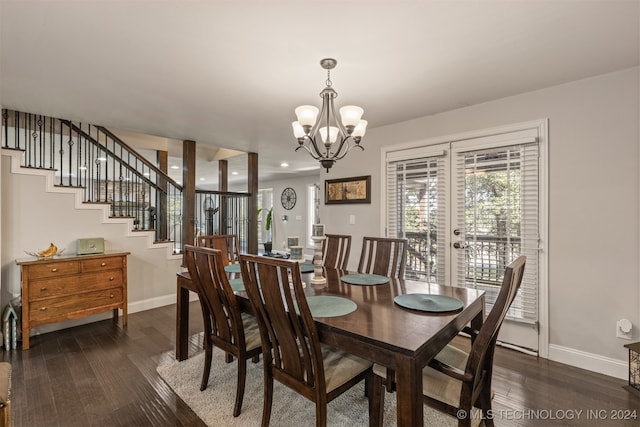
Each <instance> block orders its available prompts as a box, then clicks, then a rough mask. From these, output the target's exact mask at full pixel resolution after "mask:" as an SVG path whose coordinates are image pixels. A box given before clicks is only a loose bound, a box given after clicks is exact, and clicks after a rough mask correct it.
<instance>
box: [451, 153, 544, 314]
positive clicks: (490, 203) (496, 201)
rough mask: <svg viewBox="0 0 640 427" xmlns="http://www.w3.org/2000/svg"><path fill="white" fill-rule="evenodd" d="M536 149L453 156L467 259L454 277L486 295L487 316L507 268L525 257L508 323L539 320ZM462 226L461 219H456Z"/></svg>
mask: <svg viewBox="0 0 640 427" xmlns="http://www.w3.org/2000/svg"><path fill="white" fill-rule="evenodd" d="M538 150H539V149H538V144H537V142H536V143H528V144H518V145H512V146H505V147H497V148H492V149H486V150H475V151H466V152H459V153H458V154H457V155H456V159H455V160H454V161H455V162H456V168H455V170H456V171H457V176H456V177H455V178H456V182H457V185H456V188H455V192H456V195H455V207H456V209H457V210H458V212H459V213H463V214H462V215H460V218H463V221H464V224H457V225H456V226H462V227H461V229H463V230H464V240H465V246H466V248H465V249H464V250H465V256H463V257H458V262H457V265H456V266H454V270H455V271H454V272H453V274H456V275H457V276H458V277H457V279H458V283H459V284H464V285H465V286H468V287H473V288H478V289H482V290H484V291H485V292H486V294H485V301H486V304H487V307H486V310H487V312H488V311H489V310H490V309H491V307H492V306H493V303H494V302H495V299H496V297H497V295H498V292H499V290H500V284H501V283H502V277H503V275H504V269H505V267H506V266H507V265H508V264H509V263H510V262H511V261H513V260H514V259H515V258H517V257H518V256H519V255H525V256H527V265H526V269H525V273H524V277H523V280H522V285H521V288H520V291H519V292H518V295H517V297H516V299H515V300H514V302H513V304H512V306H511V309H510V310H509V313H508V318H510V319H512V320H518V321H522V322H526V323H535V322H536V321H537V319H538V247H539V235H538V230H539V194H538V188H539V185H538V184H539V183H538V168H539V166H538V162H539V152H538ZM459 222H460V220H459Z"/></svg>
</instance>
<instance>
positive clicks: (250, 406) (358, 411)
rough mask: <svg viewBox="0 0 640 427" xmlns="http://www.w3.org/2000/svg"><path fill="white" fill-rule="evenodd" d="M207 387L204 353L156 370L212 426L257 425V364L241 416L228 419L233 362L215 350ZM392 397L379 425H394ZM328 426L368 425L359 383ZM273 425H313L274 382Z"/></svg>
mask: <svg viewBox="0 0 640 427" xmlns="http://www.w3.org/2000/svg"><path fill="white" fill-rule="evenodd" d="M213 354H214V356H213V362H212V365H211V375H210V377H209V386H208V387H207V389H206V390H205V391H200V380H201V378H202V369H203V366H204V353H203V352H202V353H199V354H197V355H195V356H192V357H191V358H189V359H187V360H185V361H182V362H178V361H176V360H175V359H173V358H163V359H164V361H163V362H162V363H161V364H160V365H159V366H158V368H157V371H158V373H159V374H160V376H161V377H162V378H163V379H164V380H165V381H166V383H167V384H168V385H169V386H170V387H171V388H172V389H173V390H174V391H175V393H176V394H177V395H178V396H180V398H181V399H182V400H183V401H184V402H185V403H186V404H187V405H189V407H190V408H191V409H192V410H193V411H194V412H195V413H196V414H197V415H198V416H199V417H200V418H201V419H202V421H204V423H205V424H207V425H208V426H211V427H222V426H224V427H226V426H259V425H260V421H261V420H262V401H263V400H262V395H263V389H262V387H263V376H262V361H260V362H258V363H252V362H251V361H249V362H248V363H247V382H246V388H245V393H244V402H243V404H242V413H241V414H240V416H238V417H237V418H234V417H233V415H232V412H233V405H234V401H235V393H236V376H237V373H236V363H237V362H236V361H235V360H234V361H233V362H232V363H225V362H224V354H223V353H222V352H221V351H219V350H218V349H215V350H214V353H213ZM395 397H396V396H395V394H387V395H386V396H385V414H384V425H385V426H395V425H396V405H395ZM424 408H425V409H424V411H425V412H424V419H425V425H430V426H452V427H453V426H457V420H455V419H454V418H453V417H448V416H446V415H443V414H441V413H439V412H437V411H435V410H433V409H431V408H429V407H426V406H425V407H424ZM327 416H328V425H329V426H344V427H355V426H366V425H368V424H369V414H368V403H367V398H366V397H365V396H364V382H362V383H361V384H358V385H357V386H355V387H354V388H352V389H351V390H349V391H347V392H346V393H344V394H342V395H341V396H339V397H338V398H336V399H335V400H333V401H332V402H330V403H329V405H328V407H327ZM270 425H272V426H284V427H288V426H291V427H302V426H312V425H315V405H314V404H313V402H311V401H309V400H307V399H305V398H304V397H301V396H300V395H299V394H297V393H296V392H294V391H292V390H290V389H289V388H287V387H285V386H283V385H281V384H279V383H278V382H277V381H275V382H274V396H273V407H272V411H271V423H270Z"/></svg>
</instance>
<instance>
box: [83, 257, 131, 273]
mask: <svg viewBox="0 0 640 427" xmlns="http://www.w3.org/2000/svg"><path fill="white" fill-rule="evenodd" d="M123 261H124V259H123V258H122V257H109V258H101V259H88V260H86V261H81V262H82V271H83V272H87V271H100V270H110V269H121V268H122V267H123Z"/></svg>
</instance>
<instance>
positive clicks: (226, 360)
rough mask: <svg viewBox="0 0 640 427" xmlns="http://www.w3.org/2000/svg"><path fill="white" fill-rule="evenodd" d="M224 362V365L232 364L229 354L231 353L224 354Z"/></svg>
mask: <svg viewBox="0 0 640 427" xmlns="http://www.w3.org/2000/svg"><path fill="white" fill-rule="evenodd" d="M224 361H225V362H226V363H231V362H233V354H231V353H225V354H224Z"/></svg>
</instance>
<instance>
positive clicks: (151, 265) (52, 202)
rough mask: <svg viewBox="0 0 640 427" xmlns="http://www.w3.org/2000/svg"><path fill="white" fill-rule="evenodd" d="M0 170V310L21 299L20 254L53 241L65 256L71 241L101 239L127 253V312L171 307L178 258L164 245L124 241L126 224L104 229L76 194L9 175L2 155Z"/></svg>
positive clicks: (139, 238) (98, 213)
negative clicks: (54, 190) (11, 300)
mask: <svg viewBox="0 0 640 427" xmlns="http://www.w3.org/2000/svg"><path fill="white" fill-rule="evenodd" d="M1 169H2V187H1V190H0V191H1V196H2V197H1V206H2V211H1V214H0V219H1V224H2V226H1V232H2V243H1V255H2V257H1V260H2V282H1V283H2V305H3V306H4V304H6V303H7V302H8V301H9V298H11V297H12V296H19V295H20V268H19V267H18V266H17V265H16V264H15V260H16V259H25V258H29V256H28V255H26V254H25V253H24V251H25V250H27V251H34V250H37V249H44V248H46V247H47V246H48V245H49V243H50V242H53V243H55V244H56V245H57V246H58V247H59V248H61V249H62V248H65V251H66V253H75V245H76V239H78V238H84V237H104V239H105V249H106V250H114V251H129V252H131V255H129V257H128V297H129V310H130V312H136V311H140V310H147V309H149V308H153V307H159V306H162V305H167V304H172V303H174V302H175V300H176V279H175V274H176V272H178V271H180V270H181V268H180V264H181V259H180V258H173V259H168V253H169V252H168V251H167V248H166V247H165V246H158V248H157V249H149V246H150V239H149V237H148V233H136V235H135V236H129V237H128V236H127V234H128V229H129V228H130V227H131V225H130V224H129V223H115V224H114V223H108V224H104V223H103V218H104V212H103V210H101V209H100V210H97V209H91V210H86V209H75V203H76V202H75V195H74V194H60V193H52V192H46V191H45V190H46V188H47V185H46V179H45V177H44V176H33V175H21V174H12V173H10V170H11V166H10V158H9V157H8V156H5V155H3V156H2V168H1ZM151 246H152V245H151ZM109 315H110V314H104V315H98V316H92V317H91V318H87V319H84V320H81V321H72V322H64V323H60V324H53V325H43V326H41V327H38V328H36V329H37V331H36V333H38V332H40V333H42V332H47V331H50V330H54V329H60V328H62V327H68V326H71V325H74V324H78V323H86V322H87V321H93V320H96V319H98V318H106V317H109Z"/></svg>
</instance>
